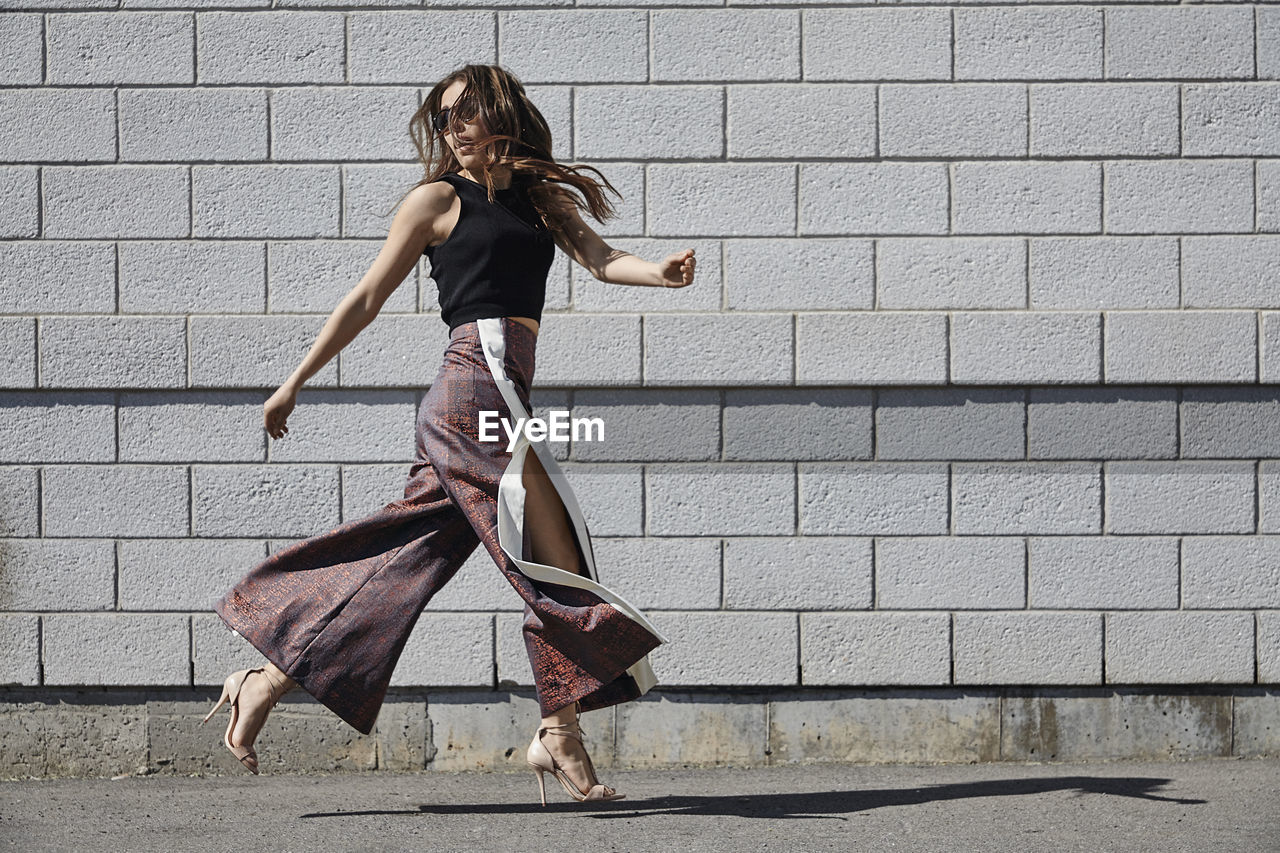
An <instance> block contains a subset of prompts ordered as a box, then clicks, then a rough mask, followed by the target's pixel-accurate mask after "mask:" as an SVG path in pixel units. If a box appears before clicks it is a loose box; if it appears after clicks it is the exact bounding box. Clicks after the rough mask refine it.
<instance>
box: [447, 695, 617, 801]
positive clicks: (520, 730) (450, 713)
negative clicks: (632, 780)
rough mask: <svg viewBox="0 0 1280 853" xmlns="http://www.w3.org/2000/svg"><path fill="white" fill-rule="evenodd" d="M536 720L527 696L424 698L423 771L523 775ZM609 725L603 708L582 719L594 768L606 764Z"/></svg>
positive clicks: (610, 734)
mask: <svg viewBox="0 0 1280 853" xmlns="http://www.w3.org/2000/svg"><path fill="white" fill-rule="evenodd" d="M538 717H539V713H538V700H537V699H536V698H535V697H534V696H533V695H532V691H527V692H526V691H521V692H519V693H515V692H510V693H509V692H507V691H505V690H504V691H498V692H493V691H490V690H483V691H481V690H462V691H449V692H444V691H433V692H432V693H431V694H430V695H429V696H428V697H427V723H428V728H427V731H428V733H429V735H428V737H429V739H428V742H427V769H429V770H448V771H466V770H507V769H516V768H519V769H520V770H522V771H524V772H528V769H529V768H528V766H527V765H526V764H525V760H524V755H525V750H526V749H528V747H529V738H530V732H532V731H533V730H534V729H536V728H537V726H538ZM612 720H613V714H612V712H610V711H609V709H604V710H603V711H595V712H592V711H588V712H586V713H585V714H583V715H582V729H583V732H584V735H586V733H587V732H589V733H590V734H589V735H586V745H587V749H588V750H589V751H590V753H591V760H592V761H593V762H594V763H595V765H596V766H597V767H606V766H609V765H610V764H611V763H612V758H613V756H612V750H611V749H610V748H609V747H610V746H611V745H612V743H613V732H612V728H613V727H612V725H611V723H612ZM602 726H603V727H604V730H603V731H602V730H601V727H602ZM548 781H549V780H548Z"/></svg>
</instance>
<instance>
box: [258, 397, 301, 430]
mask: <svg viewBox="0 0 1280 853" xmlns="http://www.w3.org/2000/svg"><path fill="white" fill-rule="evenodd" d="M297 402H298V389H296V388H294V387H293V386H291V385H281V386H280V387H279V389H277V390H276V393H274V394H272V395H271V398H270V399H269V400H267V402H265V403H263V404H262V425H263V427H264V428H265V429H266V430H267V434H268V435H270V436H271V437H272V438H281V437H283V436H284V434H285V433H287V432H288V431H289V427H287V426H285V420H286V419H287V418H288V417H289V413H290V412H292V411H293V407H294V406H295V405H296V404H297Z"/></svg>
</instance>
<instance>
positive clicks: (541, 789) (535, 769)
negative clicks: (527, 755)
mask: <svg viewBox="0 0 1280 853" xmlns="http://www.w3.org/2000/svg"><path fill="white" fill-rule="evenodd" d="M529 766H530V767H532V768H533V772H535V773H537V774H538V793H539V794H540V795H541V796H542V804H543V805H544V806H545V805H546V804H547V786H546V783H545V782H543V781H542V774H543V773H544V772H546V771H544V770H543V769H542V768H541V767H539V766H538V765H536V764H534V763H532V762H530V763H529Z"/></svg>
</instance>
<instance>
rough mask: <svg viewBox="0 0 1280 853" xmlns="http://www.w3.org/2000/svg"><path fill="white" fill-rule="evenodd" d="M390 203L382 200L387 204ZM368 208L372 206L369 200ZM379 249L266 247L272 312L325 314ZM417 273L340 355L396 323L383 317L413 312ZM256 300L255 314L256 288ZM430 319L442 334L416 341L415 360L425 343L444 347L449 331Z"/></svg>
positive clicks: (364, 243)
mask: <svg viewBox="0 0 1280 853" xmlns="http://www.w3.org/2000/svg"><path fill="white" fill-rule="evenodd" d="M393 200H394V199H386V200H384V201H385V203H388V204H389V203H390V202H391V201H393ZM344 201H345V202H346V204H347V206H348V207H350V206H351V201H350V199H344ZM369 204H370V206H373V205H372V202H370V203H369ZM389 224H390V223H388V225H389ZM344 230H348V229H344ZM231 245H236V244H234V243H233V244H231ZM381 248H382V244H381V243H378V242H376V241H372V240H334V241H320V240H298V241H291V240H285V241H278V242H271V243H269V244H268V245H267V262H266V270H267V276H268V279H269V280H270V293H269V296H270V304H271V310H272V311H273V312H279V313H282V314H300V313H325V314H328V313H329V312H330V311H332V310H333V309H334V307H335V306H336V305H337V304H338V303H339V302H340V301H341V300H342V298H343V297H345V296H346V295H347V293H348V292H350V291H351V289H352V288H353V287H354V286H355V284H356V282H358V281H359V280H360V279H361V278H362V277H363V276H364V275H365V274H366V272H367V271H368V270H369V268H370V267H371V266H372V265H373V263H374V261H375V260H376V259H377V256H378V253H379V252H380V251H381ZM255 260H256V263H257V268H256V269H255V270H254V272H255V273H256V274H257V278H258V285H259V288H261V278H262V268H263V263H262V258H261V253H260V251H257V252H255ZM419 269H420V267H415V268H414V269H413V270H410V272H409V274H408V275H407V276H405V278H404V279H403V280H402V281H401V282H400V284H399V285H398V286H397V288H396V290H395V292H394V293H392V294H391V295H390V296H388V297H387V300H386V302H384V303H383V305H382V308H381V309H380V313H379V314H378V317H377V318H376V322H374V323H372V324H370V325H369V326H366V327H365V328H364V329H362V330H361V331H360V334H359V335H358V336H357V337H356V339H355V340H354V341H352V342H351V343H350V344H348V345H347V346H346V347H345V348H344V349H343V352H342V355H346V353H347V352H349V351H350V349H351V346H352V345H354V344H356V343H358V342H359V341H363V340H364V339H365V337H366V336H368V335H369V334H370V333H374V332H378V331H380V330H381V329H382V328H383V327H384V326H385V325H386V324H387V322H388V320H399V319H400V318H399V317H388V316H387V315H388V314H400V313H410V314H412V313H414V312H416V310H417V300H418V281H419V277H418V270H419ZM257 298H258V303H257V313H261V307H262V305H263V302H262V293H261V289H259V292H258V294H257ZM436 307H438V306H436ZM431 319H433V320H435V322H436V325H440V326H442V334H440V335H438V336H436V338H435V339H434V340H430V341H419V343H418V356H419V359H421V357H422V353H423V352H424V351H427V352H429V350H426V345H427V344H428V343H429V344H431V345H433V346H434V345H435V344H436V343H437V341H438V342H439V345H440V350H441V352H443V351H444V348H445V346H447V345H448V335H447V332H448V327H447V326H444V325H443V324H442V323H440V320H439V318H438V317H433V318H431ZM429 325H430V324H428V323H423V324H422V328H423V329H425V328H427V327H428V326H429ZM433 331H434V329H433Z"/></svg>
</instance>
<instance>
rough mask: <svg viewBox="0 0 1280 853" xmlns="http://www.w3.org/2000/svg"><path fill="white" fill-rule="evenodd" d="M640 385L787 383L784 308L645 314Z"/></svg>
mask: <svg viewBox="0 0 1280 853" xmlns="http://www.w3.org/2000/svg"><path fill="white" fill-rule="evenodd" d="M644 325H645V331H644V344H645V346H644V379H645V384H646V385H680V386H684V385H715V386H723V385H752V386H757V385H789V384H791V383H792V382H793V381H794V373H793V367H792V365H793V364H794V363H795V356H794V352H795V343H794V340H793V337H792V318H791V316H790V315H788V314H719V315H710V316H705V317H702V316H696V315H681V314H650V315H648V316H646V317H645V323H644Z"/></svg>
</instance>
